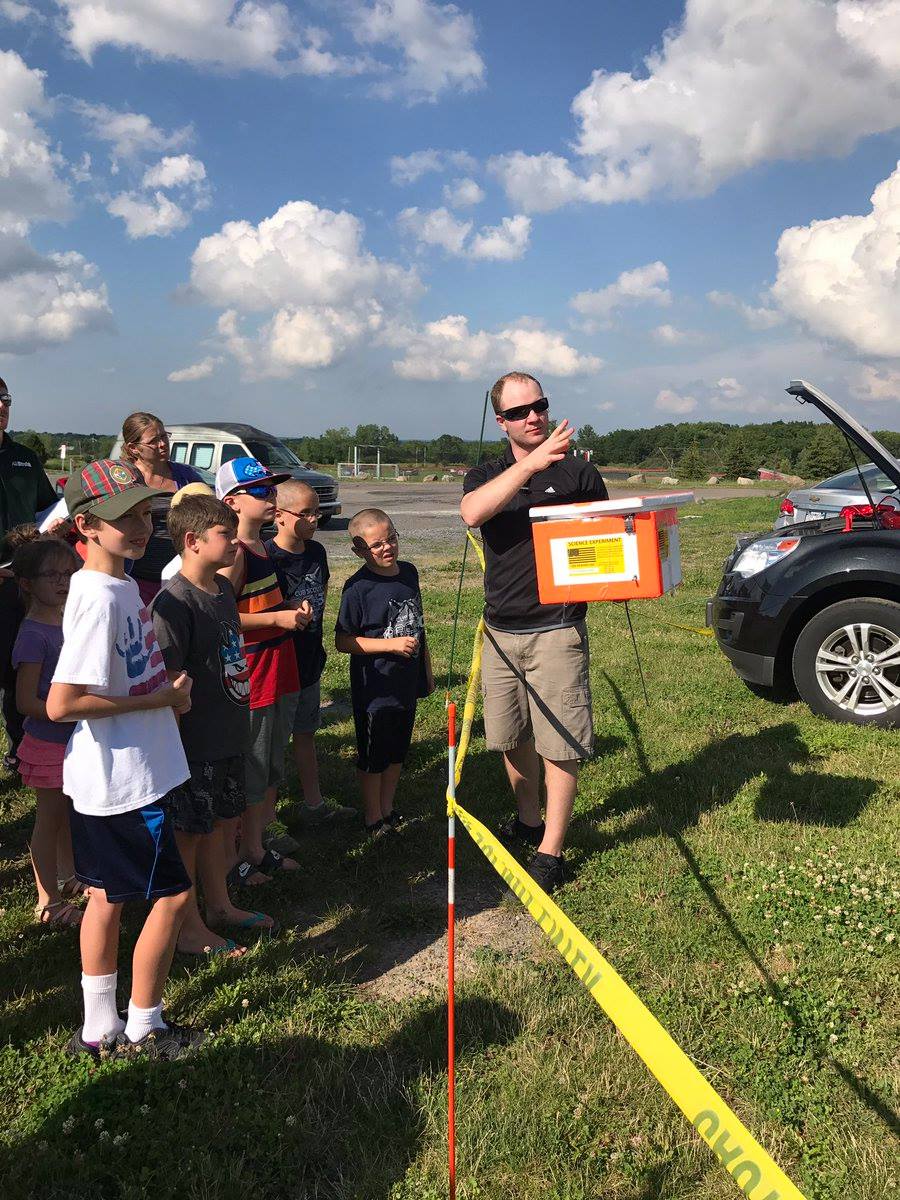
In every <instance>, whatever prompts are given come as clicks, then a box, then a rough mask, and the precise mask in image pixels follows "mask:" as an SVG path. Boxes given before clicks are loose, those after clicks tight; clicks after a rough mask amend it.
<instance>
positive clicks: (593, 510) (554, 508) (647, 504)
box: [528, 492, 694, 521]
mask: <svg viewBox="0 0 900 1200" xmlns="http://www.w3.org/2000/svg"><path fill="white" fill-rule="evenodd" d="M693 500H694V493H693V492H670V493H669V494H668V495H665V496H660V495H656V494H654V495H652V496H626V497H625V498H624V499H617V500H590V501H588V502H587V503H586V504H541V505H538V506H537V507H536V508H529V510H528V515H529V517H531V518H532V520H534V519H535V518H537V519H538V520H545V521H564V520H570V521H571V520H578V519H579V518H589V517H624V516H627V515H628V514H629V513H639V512H659V511H660V509H663V508H679V507H680V506H681V505H682V504H691V503H693Z"/></svg>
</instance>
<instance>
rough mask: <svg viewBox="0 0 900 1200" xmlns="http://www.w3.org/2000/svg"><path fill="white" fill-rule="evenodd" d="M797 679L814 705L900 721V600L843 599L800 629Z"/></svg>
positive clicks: (868, 719) (856, 716)
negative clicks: (896, 601) (898, 601)
mask: <svg viewBox="0 0 900 1200" xmlns="http://www.w3.org/2000/svg"><path fill="white" fill-rule="evenodd" d="M793 673H794V681H795V683H796V684H797V691H798V692H799V693H800V695H801V696H802V697H803V699H804V700H805V701H806V703H807V704H808V705H809V707H810V708H811V709H812V710H813V712H816V713H819V714H820V715H821V716H823V717H828V718H829V719H830V720H832V721H848V722H850V723H851V724H853V725H881V726H886V727H892V726H896V725H900V604H896V603H895V602H894V601H892V600H876V599H871V600H868V599H859V600H841V601H840V602H839V603H838V604H832V605H831V606H830V607H829V608H825V609H823V610H822V611H821V612H820V613H816V615H815V616H814V617H813V618H812V620H811V621H809V622H808V623H807V624H806V625H805V626H804V627H803V629H802V630H801V633H800V636H799V637H798V638H797V642H796V645H795V646H794V656H793Z"/></svg>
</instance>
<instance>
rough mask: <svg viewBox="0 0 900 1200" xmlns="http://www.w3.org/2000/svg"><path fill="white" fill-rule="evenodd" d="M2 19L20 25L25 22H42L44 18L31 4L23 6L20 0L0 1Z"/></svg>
mask: <svg viewBox="0 0 900 1200" xmlns="http://www.w3.org/2000/svg"><path fill="white" fill-rule="evenodd" d="M0 17H4V18H5V19H6V20H7V21H12V22H13V24H15V25H19V24H21V23H22V22H23V21H42V20H43V17H42V16H41V14H40V13H39V12H38V11H37V9H36V8H32V7H31V5H30V4H22V3H20V0H0Z"/></svg>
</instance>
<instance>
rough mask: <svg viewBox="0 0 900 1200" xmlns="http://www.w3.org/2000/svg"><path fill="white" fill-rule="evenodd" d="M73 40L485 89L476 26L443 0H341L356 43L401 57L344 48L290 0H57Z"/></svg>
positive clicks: (220, 63)
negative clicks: (302, 20)
mask: <svg viewBox="0 0 900 1200" xmlns="http://www.w3.org/2000/svg"><path fill="white" fill-rule="evenodd" d="M58 3H59V5H60V7H61V8H62V9H63V12H64V13H65V17H66V25H65V31H66V36H67V37H68V40H69V43H70V45H71V46H72V47H73V49H74V50H75V51H76V52H77V53H78V54H80V55H81V57H82V58H83V59H85V60H86V61H87V62H91V61H92V59H93V57H94V55H95V53H96V52H97V50H98V49H100V48H101V47H103V46H114V47H117V48H118V49H120V50H134V51H137V52H139V53H142V54H147V55H150V56H152V57H154V58H161V59H177V60H180V61H182V62H189V63H192V64H196V65H198V66H205V67H213V68H219V69H224V70H232V71H237V70H254V71H264V72H268V73H269V74H275V75H287V74H291V73H300V74H305V75H313V76H328V75H360V74H363V73H370V74H371V75H372V76H373V77H374V78H375V79H376V80H377V83H376V84H375V85H374V87H373V89H372V90H373V91H374V92H376V94H380V95H383V96H393V95H398V94H402V95H404V96H406V97H407V98H408V99H409V100H413V101H414V100H434V99H436V98H437V96H438V95H439V94H440V93H442V92H444V91H446V90H448V89H451V88H452V89H453V90H454V91H457V92H467V91H471V90H472V89H474V88H477V87H480V86H481V84H482V82H483V78H484V63H483V62H482V60H481V57H480V55H479V54H478V52H477V50H476V49H475V23H474V21H473V19H472V17H471V16H470V15H469V14H468V13H464V12H462V11H461V10H460V9H459V8H457V7H456V5H453V4H439V3H436V2H434V0H376V2H375V3H372V4H367V3H363V2H362V0H348V2H347V3H346V4H344V5H342V6H334V7H335V9H336V11H337V13H338V14H339V19H340V20H342V21H343V23H344V25H345V27H346V30H347V31H348V32H349V33H350V34H352V36H353V37H354V38H355V40H356V41H357V42H358V43H359V44H361V45H364V46H367V47H373V48H376V49H380V50H384V51H387V52H388V55H389V57H390V58H391V59H392V60H393V61H391V62H388V61H387V60H377V59H374V58H372V57H368V56H363V57H360V56H358V55H349V54H342V53H337V52H334V51H332V50H331V49H329V48H328V41H329V34H328V32H326V31H325V30H323V29H321V28H319V27H316V26H310V25H302V26H301V25H300V24H299V23H298V21H297V19H296V15H295V14H294V13H293V12H292V10H291V7H290V6H289V5H288V4H287V3H283V2H281V0H190V2H189V3H185V2H184V0H58Z"/></svg>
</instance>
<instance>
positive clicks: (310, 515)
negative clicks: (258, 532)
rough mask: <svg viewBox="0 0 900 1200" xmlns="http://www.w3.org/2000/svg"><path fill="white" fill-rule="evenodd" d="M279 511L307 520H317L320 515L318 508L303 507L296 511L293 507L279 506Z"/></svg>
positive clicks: (320, 511)
mask: <svg viewBox="0 0 900 1200" xmlns="http://www.w3.org/2000/svg"><path fill="white" fill-rule="evenodd" d="M278 511H279V512H283V513H290V514H291V516H292V517H306V519H307V521H318V519H319V517H321V515H322V510H321V509H320V508H303V509H301V510H300V512H297V511H296V510H295V509H293V508H279V510H278Z"/></svg>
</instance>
